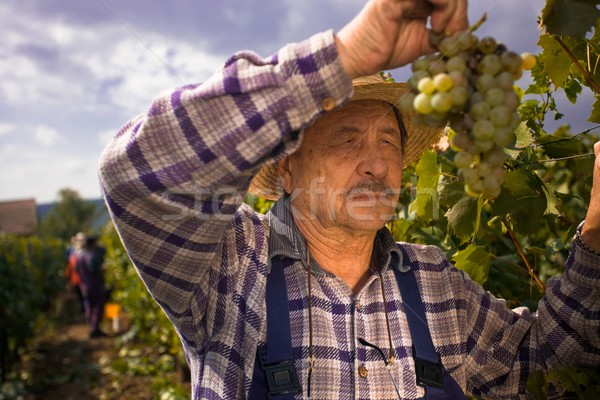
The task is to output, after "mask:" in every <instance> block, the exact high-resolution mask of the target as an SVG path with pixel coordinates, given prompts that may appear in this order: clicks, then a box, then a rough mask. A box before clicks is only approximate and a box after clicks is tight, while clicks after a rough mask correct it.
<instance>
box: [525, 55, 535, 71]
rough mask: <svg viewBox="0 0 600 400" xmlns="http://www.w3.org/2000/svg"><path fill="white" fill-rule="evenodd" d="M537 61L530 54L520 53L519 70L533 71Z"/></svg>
mask: <svg viewBox="0 0 600 400" xmlns="http://www.w3.org/2000/svg"><path fill="white" fill-rule="evenodd" d="M536 63H537V60H536V58H535V56H534V55H533V54H531V53H522V54H521V68H523V69H533V67H535V64H536Z"/></svg>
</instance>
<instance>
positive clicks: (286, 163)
mask: <svg viewBox="0 0 600 400" xmlns="http://www.w3.org/2000/svg"><path fill="white" fill-rule="evenodd" d="M277 174H278V175H279V179H281V184H282V185H283V189H284V190H285V192H286V193H288V194H289V193H292V171H291V169H290V157H289V156H288V157H285V158H282V159H281V160H279V161H277Z"/></svg>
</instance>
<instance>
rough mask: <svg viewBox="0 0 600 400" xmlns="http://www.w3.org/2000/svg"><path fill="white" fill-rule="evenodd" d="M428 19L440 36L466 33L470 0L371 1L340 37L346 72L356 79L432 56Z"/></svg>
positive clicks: (342, 58)
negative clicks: (441, 34)
mask: <svg viewBox="0 0 600 400" xmlns="http://www.w3.org/2000/svg"><path fill="white" fill-rule="evenodd" d="M428 18H430V24H431V28H432V30H433V31H434V32H437V33H439V32H445V33H454V32H456V31H459V30H461V29H466V28H467V27H468V22H467V0H370V1H369V2H368V3H367V4H366V5H365V7H364V8H363V9H362V11H361V12H360V13H359V14H358V15H357V16H356V17H355V18H354V19H353V20H352V21H351V22H350V23H349V24H348V25H346V26H345V27H344V28H342V30H340V31H339V33H337V35H336V45H337V48H338V52H339V54H340V58H341V60H342V64H343V65H344V69H345V70H346V72H347V73H348V75H349V76H350V77H351V78H356V77H359V76H363V75H370V74H373V73H375V72H378V71H381V70H384V69H392V68H397V67H400V66H402V65H405V64H408V63H410V62H412V61H413V60H415V59H416V58H417V57H419V56H421V55H423V54H426V53H430V52H432V51H433V50H434V49H433V48H432V47H431V45H430V43H429V36H428V32H427V19H428Z"/></svg>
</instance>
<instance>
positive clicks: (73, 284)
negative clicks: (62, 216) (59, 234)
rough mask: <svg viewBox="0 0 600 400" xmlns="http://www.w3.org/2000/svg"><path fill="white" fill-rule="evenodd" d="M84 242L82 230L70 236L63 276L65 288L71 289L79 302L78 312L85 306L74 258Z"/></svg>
mask: <svg viewBox="0 0 600 400" xmlns="http://www.w3.org/2000/svg"><path fill="white" fill-rule="evenodd" d="M84 244H85V235H84V234H83V232H78V233H77V234H76V235H75V236H73V237H72V238H71V244H70V245H69V247H68V248H67V254H66V256H67V257H66V258H67V266H66V267H65V278H66V279H67V288H68V290H70V291H73V292H74V293H75V294H76V295H77V301H78V304H79V310H80V312H84V310H85V308H84V305H83V295H82V294H81V287H80V286H79V283H80V282H79V281H80V278H79V273H78V272H77V268H76V264H77V261H76V259H75V252H76V251H77V249H81V247H82V246H83V245H84Z"/></svg>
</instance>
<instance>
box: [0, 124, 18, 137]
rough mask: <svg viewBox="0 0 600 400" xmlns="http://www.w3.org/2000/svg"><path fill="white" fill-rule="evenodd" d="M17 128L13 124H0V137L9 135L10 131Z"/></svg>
mask: <svg viewBox="0 0 600 400" xmlns="http://www.w3.org/2000/svg"><path fill="white" fill-rule="evenodd" d="M16 127H17V126H16V125H15V124H7V123H4V122H0V136H4V135H7V134H9V133H10V132H11V131H12V130H14V129H15V128H16Z"/></svg>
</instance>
